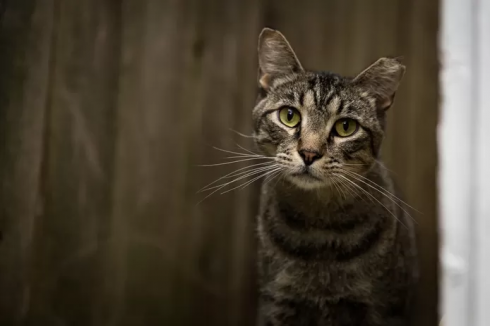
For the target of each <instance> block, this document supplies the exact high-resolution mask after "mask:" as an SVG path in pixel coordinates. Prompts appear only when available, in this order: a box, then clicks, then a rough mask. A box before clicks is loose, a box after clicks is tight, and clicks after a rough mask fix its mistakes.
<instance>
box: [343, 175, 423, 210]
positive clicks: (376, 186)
mask: <svg viewBox="0 0 490 326" xmlns="http://www.w3.org/2000/svg"><path fill="white" fill-rule="evenodd" d="M341 170H342V171H343V172H346V173H351V174H353V175H356V176H358V177H359V178H361V179H364V180H366V182H369V183H371V185H372V186H370V187H374V188H373V189H375V188H377V189H376V190H377V191H379V192H382V193H384V195H389V196H391V197H393V198H392V199H396V200H397V201H399V202H400V203H402V204H404V205H406V206H407V207H410V208H411V209H413V210H414V211H416V212H418V213H420V214H422V212H420V211H418V210H417V209H416V208H414V207H412V206H410V205H409V204H408V203H406V202H404V201H403V200H401V199H400V198H398V197H397V196H395V195H394V194H392V193H391V192H389V191H388V190H386V189H385V188H383V187H382V186H380V185H379V184H377V183H376V182H374V181H373V180H371V179H369V178H366V177H365V176H362V175H360V174H359V173H356V172H354V171H348V170H344V169H341ZM359 181H361V180H359ZM366 182H365V183H366ZM366 184H367V183H366ZM400 208H401V207H400ZM407 214H408V213H407Z"/></svg>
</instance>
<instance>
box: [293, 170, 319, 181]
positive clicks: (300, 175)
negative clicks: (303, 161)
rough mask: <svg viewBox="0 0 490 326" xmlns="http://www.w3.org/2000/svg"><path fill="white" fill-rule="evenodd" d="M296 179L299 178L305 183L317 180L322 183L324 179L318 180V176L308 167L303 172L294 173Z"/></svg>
mask: <svg viewBox="0 0 490 326" xmlns="http://www.w3.org/2000/svg"><path fill="white" fill-rule="evenodd" d="M292 175H293V176H294V177H296V178H299V179H301V180H304V181H308V180H310V181H311V180H315V181H322V179H320V178H318V177H317V176H315V175H313V173H312V172H311V170H310V169H309V168H307V167H305V168H304V169H303V170H302V171H301V172H297V173H293V174H292Z"/></svg>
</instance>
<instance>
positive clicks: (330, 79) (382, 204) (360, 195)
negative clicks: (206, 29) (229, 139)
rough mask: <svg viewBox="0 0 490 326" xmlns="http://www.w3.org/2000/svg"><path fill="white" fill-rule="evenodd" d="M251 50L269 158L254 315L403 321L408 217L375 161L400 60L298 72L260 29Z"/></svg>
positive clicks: (258, 117)
mask: <svg viewBox="0 0 490 326" xmlns="http://www.w3.org/2000/svg"><path fill="white" fill-rule="evenodd" d="M258 55H259V77H258V83H259V88H260V94H259V97H258V100H257V104H256V106H255V108H254V110H253V120H254V139H255V142H256V144H257V147H258V148H259V150H260V151H261V152H262V153H263V154H264V155H266V156H268V157H274V158H275V163H276V164H277V165H279V166H280V167H281V176H280V177H279V178H277V179H275V180H274V181H273V182H264V183H263V185H262V191H261V206H260V213H259V218H258V235H259V242H260V244H259V270H260V272H259V274H260V286H261V289H260V296H261V297H260V318H259V319H260V320H259V324H261V325H267V326H279V325H280V326H286V325H291V326H303V325H304V326H306V325H308V326H309V325H316V326H317V325H331V326H341V325H342V326H344V325H345V326H354V325H364V326H371V325H406V324H407V320H408V318H409V316H410V309H409V308H410V297H411V291H412V289H413V288H414V285H415V282H416V279H417V266H416V250H415V243H414V232H413V225H412V221H411V219H410V217H409V215H408V213H407V211H406V209H405V208H404V203H403V202H402V201H401V200H400V199H399V198H398V197H395V195H394V194H393V193H394V186H393V183H392V180H391V179H390V178H389V176H388V174H387V173H386V168H384V167H383V165H382V163H381V162H380V161H379V152H380V146H381V142H382V139H383V136H384V130H385V120H386V117H385V116H386V111H387V109H388V108H389V107H390V106H391V105H392V103H393V100H394V96H395V92H396V90H397V88H398V85H399V83H400V80H401V78H402V76H403V74H404V71H405V67H404V66H403V65H402V64H401V63H400V61H399V60H398V59H394V58H381V59H379V60H378V61H376V62H375V63H374V64H372V65H371V66H369V67H368V68H367V69H365V70H364V71H362V72H361V73H360V74H359V75H357V76H356V77H355V78H347V77H343V76H339V75H337V74H334V73H329V72H312V71H308V70H305V69H304V68H303V66H302V65H301V63H300V62H299V61H298V58H297V57H296V55H295V53H294V51H293V49H292V48H291V46H290V45H289V43H288V41H287V40H286V38H285V37H284V36H283V35H282V34H281V33H280V32H278V31H275V30H272V29H268V28H266V29H264V30H263V31H262V33H261V34H260V37H259V47H258Z"/></svg>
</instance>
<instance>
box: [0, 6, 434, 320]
mask: <svg viewBox="0 0 490 326" xmlns="http://www.w3.org/2000/svg"><path fill="white" fill-rule="evenodd" d="M2 8H3V9H2ZM2 12H3V14H2ZM0 17H1V18H0V19H1V23H0V325H1V326H10V325H33V326H37V325H49V326H58V325H60V326H61V325H70V326H71V325H80V326H82V325H83V326H112V325H145V326H151V325H226V326H227V325H237V326H239V325H244V326H245V325H253V322H254V320H255V316H254V314H255V304H256V299H255V295H256V289H255V238H254V216H255V214H256V212H257V199H258V198H257V194H258V193H257V190H258V183H256V184H254V185H251V186H250V187H247V188H245V189H243V190H240V191H235V192H230V193H227V194H225V195H222V196H219V195H217V196H212V197H210V198H209V199H207V200H205V201H204V202H203V203H201V204H199V205H196V203H197V202H198V201H199V200H201V199H202V198H203V195H202V194H196V192H197V191H198V190H199V189H200V188H201V187H203V186H204V185H206V184H208V183H209V182H211V181H213V180H214V179H216V178H218V177H219V176H221V175H223V174H224V173H225V171H226V172H229V171H231V170H230V168H225V167H224V166H222V167H215V168H203V167H197V165H198V164H206V163H219V162H222V161H223V156H226V154H224V153H220V152H218V151H215V150H213V149H212V148H211V146H213V145H215V146H218V147H221V148H225V149H229V150H237V149H238V148H237V147H236V145H235V142H237V143H239V144H241V145H242V146H245V147H247V148H249V149H252V148H253V147H252V142H251V140H249V139H245V138H241V137H239V136H237V135H236V134H234V133H232V132H230V130H229V129H230V128H232V129H235V130H238V131H240V132H243V133H250V130H251V129H250V125H251V110H252V108H253V105H254V101H255V95H256V72H257V59H256V44H257V37H258V34H259V32H260V30H261V29H262V27H264V26H268V27H272V28H277V29H280V30H281V31H282V32H283V33H284V34H285V35H286V36H287V37H288V39H289V41H290V42H291V44H292V46H293V47H294V49H295V50H296V52H297V54H298V56H299V58H300V60H301V61H302V63H303V65H304V66H306V67H307V68H312V69H324V70H333V71H336V72H339V73H343V74H347V75H354V74H355V73H357V72H359V71H361V70H362V69H363V68H364V67H366V66H367V65H369V64H370V63H371V62H373V61H374V60H376V59H377V58H378V57H380V56H386V55H403V56H404V58H405V59H404V62H405V64H406V65H407V73H406V75H405V79H404V81H403V83H402V86H401V89H400V90H399V92H398V95H397V99H396V103H395V106H394V107H393V108H392V109H391V112H390V114H389V124H388V131H387V139H386V140H385V143H384V152H383V155H384V159H385V161H386V163H387V165H388V167H389V168H390V169H391V170H392V171H393V175H394V177H395V179H396V180H397V182H398V183H399V186H400V188H401V189H402V190H403V192H404V194H405V199H406V200H407V201H408V202H409V203H410V204H411V205H412V206H414V207H416V208H417V209H418V210H420V211H421V212H422V213H423V214H417V213H414V214H413V215H414V217H415V218H416V219H417V220H418V232H419V237H420V242H419V248H420V252H421V264H422V275H421V277H422V279H421V284H420V287H419V289H418V299H417V304H418V312H417V316H416V322H415V325H421V326H425V325H427V326H429V325H431V326H432V325H436V323H437V304H436V301H437V300H436V299H437V266H438V260H437V228H436V216H437V214H436V213H437V212H436V206H437V205H436V204H437V203H436V183H435V178H436V166H437V164H436V158H437V148H436V124H437V111H438V85H437V84H438V68H439V67H438V61H437V30H438V24H439V22H438V1H437V0H413V1H408V0H373V1H366V0H348V1H347V0H329V1H326V0H323V1H322V0H317V1H315V0H302V1H296V0H295V1H293V0H264V1H259V0H246V1H244V0H207V1H206V0H153V1H152V0H121V1H116V0H8V1H5V0H3V1H0ZM242 166H245V165H242Z"/></svg>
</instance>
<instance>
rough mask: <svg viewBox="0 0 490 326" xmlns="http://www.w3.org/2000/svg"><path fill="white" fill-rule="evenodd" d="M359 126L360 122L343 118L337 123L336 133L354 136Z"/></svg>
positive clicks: (342, 135)
mask: <svg viewBox="0 0 490 326" xmlns="http://www.w3.org/2000/svg"><path fill="white" fill-rule="evenodd" d="M358 128H359V124H358V123H357V121H355V120H352V119H341V120H339V121H337V122H336V123H335V133H336V134H337V135H338V136H340V137H349V136H352V135H353V134H354V133H355V132H356V131H357V129H358Z"/></svg>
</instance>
